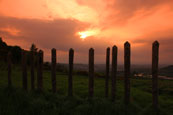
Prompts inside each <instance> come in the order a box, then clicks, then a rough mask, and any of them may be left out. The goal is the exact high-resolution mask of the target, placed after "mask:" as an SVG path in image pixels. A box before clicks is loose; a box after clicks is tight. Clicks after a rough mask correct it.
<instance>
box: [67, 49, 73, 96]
mask: <svg viewBox="0 0 173 115" xmlns="http://www.w3.org/2000/svg"><path fill="white" fill-rule="evenodd" d="M73 58H74V50H73V49H72V48H71V49H70V50H69V76H68V96H73V77H72V74H73Z"/></svg>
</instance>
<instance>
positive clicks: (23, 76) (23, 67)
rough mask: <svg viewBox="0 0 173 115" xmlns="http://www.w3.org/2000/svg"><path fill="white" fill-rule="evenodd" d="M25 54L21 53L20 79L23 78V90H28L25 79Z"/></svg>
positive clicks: (26, 79)
mask: <svg viewBox="0 0 173 115" xmlns="http://www.w3.org/2000/svg"><path fill="white" fill-rule="evenodd" d="M26 60H27V59H26V52H25V51H22V78H23V89H24V90H28V78H27V63H26Z"/></svg>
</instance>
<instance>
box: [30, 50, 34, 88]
mask: <svg viewBox="0 0 173 115" xmlns="http://www.w3.org/2000/svg"><path fill="white" fill-rule="evenodd" d="M30 54H31V57H30V62H31V63H30V66H31V90H34V89H35V58H34V57H35V52H34V51H33V49H31V51H30Z"/></svg>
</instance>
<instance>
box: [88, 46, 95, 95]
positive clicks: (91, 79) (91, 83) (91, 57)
mask: <svg viewBox="0 0 173 115" xmlns="http://www.w3.org/2000/svg"><path fill="white" fill-rule="evenodd" d="M93 93H94V49H93V48H90V49H89V98H92V97H93Z"/></svg>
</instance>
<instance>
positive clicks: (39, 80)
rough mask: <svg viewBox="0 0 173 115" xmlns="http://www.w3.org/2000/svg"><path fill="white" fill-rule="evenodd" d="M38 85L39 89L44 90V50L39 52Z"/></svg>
mask: <svg viewBox="0 0 173 115" xmlns="http://www.w3.org/2000/svg"><path fill="white" fill-rule="evenodd" d="M37 64H38V65H37V66H38V67H37V87H38V90H39V91H42V90H43V51H42V50H40V51H39V52H38V62H37Z"/></svg>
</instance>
